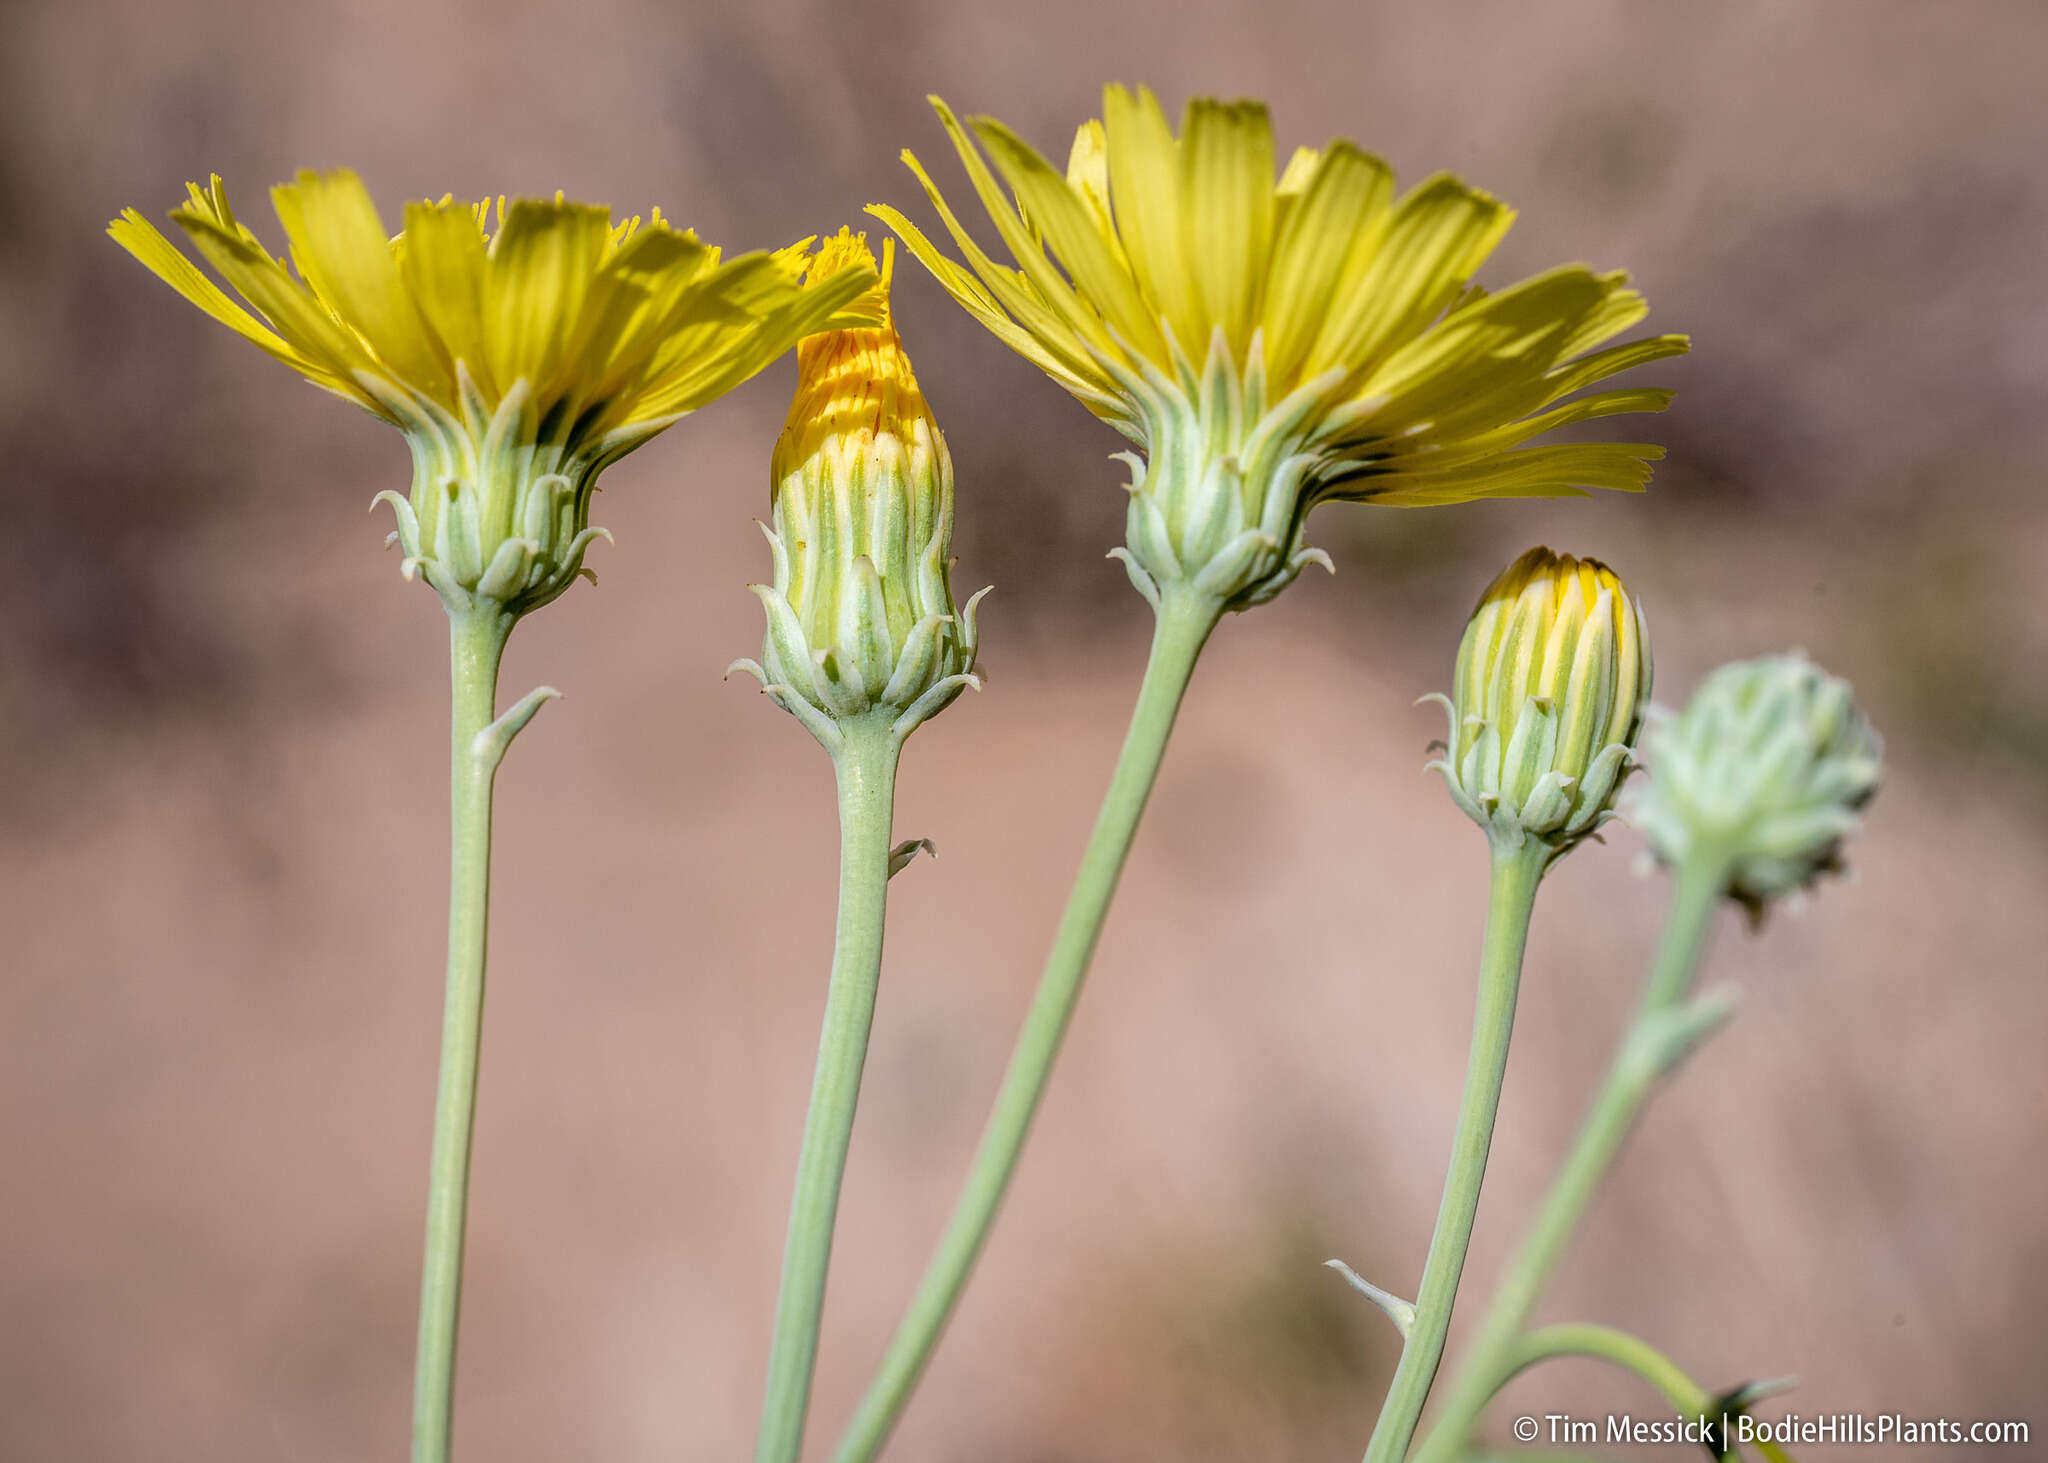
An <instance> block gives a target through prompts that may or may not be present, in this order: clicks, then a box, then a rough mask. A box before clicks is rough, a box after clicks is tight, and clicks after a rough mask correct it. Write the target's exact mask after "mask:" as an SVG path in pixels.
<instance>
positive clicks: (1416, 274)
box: [1302, 174, 1514, 377]
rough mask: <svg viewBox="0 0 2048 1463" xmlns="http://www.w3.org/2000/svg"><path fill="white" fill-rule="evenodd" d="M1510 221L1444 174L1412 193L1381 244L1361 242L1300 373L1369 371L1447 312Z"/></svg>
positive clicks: (1493, 203)
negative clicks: (1340, 368)
mask: <svg viewBox="0 0 2048 1463" xmlns="http://www.w3.org/2000/svg"><path fill="white" fill-rule="evenodd" d="M1513 222H1514V212H1513V210H1512V209H1509V208H1508V207H1507V206H1506V205H1505V204H1502V203H1500V202H1499V201H1497V200H1495V199H1492V198H1489V197H1487V196H1486V195H1485V194H1483V193H1479V192H1476V191H1475V190H1473V189H1470V188H1467V187H1466V186H1465V185H1464V184H1462V183H1460V182H1459V181H1458V180H1457V179H1455V178H1452V177H1449V176H1447V175H1443V174H1439V175H1438V176H1437V177H1434V178H1432V179H1430V180H1429V181H1428V182H1425V183H1423V184H1421V185H1420V186H1419V187H1417V188H1415V189H1414V190H1413V191H1412V192H1410V193H1409V194H1408V196H1407V197H1405V198H1403V199H1402V200H1401V201H1400V203H1398V204H1397V205H1395V208H1394V216H1393V218H1392V219H1391V220H1389V222H1388V225H1387V230H1386V234H1385V236H1384V238H1383V239H1382V240H1378V241H1361V244H1362V245H1363V247H1362V248H1361V249H1360V251H1359V252H1357V253H1354V255H1353V257H1352V259H1351V261H1350V262H1349V264H1348V266H1347V268H1346V271H1345V281H1344V283H1343V285H1342V286H1340V291H1339V297H1338V298H1337V299H1334V300H1332V302H1331V305H1332V311H1331V315H1330V318H1329V320H1328V321H1327V322H1326V323H1325V325H1324V328H1323V330H1322V332H1321V334H1320V335H1319V336H1318V337H1317V340H1316V345H1315V348H1314V349H1313V350H1311V351H1310V352H1309V357H1308V360H1307V362H1306V363H1305V364H1304V366H1303V367H1302V371H1303V374H1304V375H1309V376H1313V375H1316V374H1318V373H1319V372H1321V371H1323V370H1326V369H1327V368H1329V367H1330V366H1333V365H1342V366H1345V367H1347V368H1349V369H1350V370H1351V372H1352V374H1353V375H1354V376H1360V377H1362V376H1363V375H1365V374H1367V373H1368V372H1370V371H1371V369H1372V368H1373V367H1375V366H1377V365H1378V364H1379V362H1380V361H1381V360H1382V359H1384V358H1385V357H1386V356H1387V355H1388V354H1390V353H1391V352H1392V351H1394V350H1396V349H1398V348H1399V347H1400V346H1402V345H1404V344H1405V343H1407V341H1409V340H1410V339H1412V338H1413V337H1414V336H1416V335H1417V334H1419V333H1420V332H1421V331H1422V330H1424V329H1425V328H1426V327H1427V326H1428V325H1429V322H1430V321H1432V320H1434V319H1435V318H1436V317H1437V316H1438V315H1439V314H1440V313H1442V311H1443V309H1444V307H1445V306H1446V305H1448V304H1450V303H1451V301H1452V300H1453V299H1455V298H1456V297H1457V295H1458V293H1459V291H1460V290H1461V289H1463V288H1464V285H1465V281H1466V280H1467V279H1468V278H1470V276H1471V275H1472V273H1473V271H1474V270H1476V269H1477V268H1478V267H1479V265H1480V263H1481V262H1482V261H1484V260H1485V258H1486V256H1487V255H1488V254H1490V253H1491V252H1492V251H1493V247H1494V245H1496V244H1498V243H1499V242H1500V238H1501V235H1503V234H1505V233H1506V232H1507V230H1508V226H1509V225H1510V224H1512V223H1513Z"/></svg>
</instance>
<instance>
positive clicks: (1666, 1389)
mask: <svg viewBox="0 0 2048 1463" xmlns="http://www.w3.org/2000/svg"><path fill="white" fill-rule="evenodd" d="M1560 1356H1584V1357H1591V1358H1592V1359H1593V1360H1595V1361H1604V1362H1607V1363H1609V1364H1610V1365H1612V1366H1618V1367H1620V1368H1622V1370H1624V1371H1630V1372H1634V1373H1635V1374H1636V1375H1637V1376H1639V1377H1641V1378H1642V1379H1643V1380H1644V1381H1646V1382H1648V1383H1649V1384H1650V1385H1651V1386H1652V1387H1655V1388H1656V1389H1657V1390H1658V1391H1659V1392H1660V1393H1662V1394H1663V1397H1664V1400H1665V1401H1666V1402H1668V1403H1670V1404H1671V1409H1672V1411H1674V1412H1676V1413H1678V1414H1680V1415H1681V1416H1684V1417H1699V1416H1701V1415H1702V1414H1704V1413H1705V1412H1706V1411H1707V1410H1708V1409H1709V1408H1710V1407H1712V1406H1713V1403H1714V1399H1713V1397H1712V1396H1711V1395H1709V1393H1708V1392H1707V1389H1706V1388H1704V1387H1702V1386H1701V1385H1700V1384H1699V1383H1698V1382H1695V1381H1694V1380H1693V1379H1692V1378H1691V1377H1690V1376H1688V1375H1686V1372H1685V1369H1684V1368H1683V1367H1681V1366H1679V1364H1678V1363H1677V1362H1675V1361H1673V1360H1672V1359H1671V1358H1670V1357H1668V1356H1666V1355H1665V1354H1664V1353H1663V1352H1661V1351H1659V1350H1658V1349H1657V1348H1656V1347H1654V1346H1652V1345H1650V1343H1649V1342H1647V1341H1642V1340H1639V1339H1637V1338H1636V1337H1634V1336H1631V1335H1629V1334H1628V1332H1626V1331H1618V1330H1616V1329H1615V1328H1614V1327H1612V1326H1591V1325H1584V1324H1570V1325H1563V1326H1545V1327H1544V1328H1543V1329H1542V1330H1540V1331H1532V1332H1530V1333H1529V1334H1528V1335H1526V1336H1523V1337H1521V1338H1520V1339H1518V1340H1517V1341H1516V1342H1515V1343H1514V1344H1513V1345H1512V1346H1510V1347H1509V1348H1508V1352H1507V1355H1506V1356H1504V1357H1503V1358H1502V1359H1501V1375H1500V1379H1499V1381H1497V1382H1496V1383H1495V1386H1496V1388H1498V1387H1500V1386H1504V1385H1506V1383H1507V1382H1508V1381H1509V1380H1510V1379H1511V1378H1513V1377H1514V1376H1515V1375H1517V1374H1518V1373H1520V1372H1524V1371H1527V1370H1528V1369H1529V1368H1530V1367H1532V1366H1535V1365H1536V1364H1537V1363H1539V1362H1544V1361H1549V1360H1551V1359H1552V1358H1554V1357H1560Z"/></svg>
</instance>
